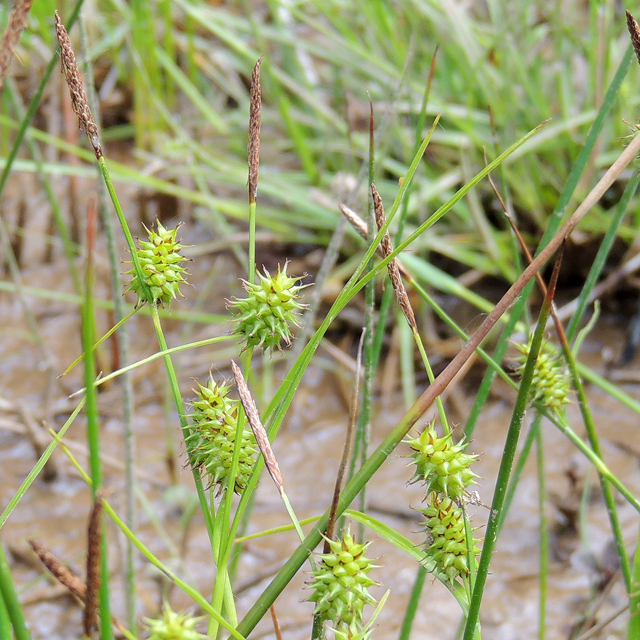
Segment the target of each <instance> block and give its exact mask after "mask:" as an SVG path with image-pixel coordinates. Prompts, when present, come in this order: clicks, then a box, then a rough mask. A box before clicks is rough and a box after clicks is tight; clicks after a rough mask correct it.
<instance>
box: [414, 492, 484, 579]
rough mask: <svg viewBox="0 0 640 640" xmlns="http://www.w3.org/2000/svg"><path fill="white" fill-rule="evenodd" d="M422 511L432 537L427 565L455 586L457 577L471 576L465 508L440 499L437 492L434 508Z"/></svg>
mask: <svg viewBox="0 0 640 640" xmlns="http://www.w3.org/2000/svg"><path fill="white" fill-rule="evenodd" d="M419 511H420V513H422V514H424V516H425V517H426V518H427V520H426V522H424V523H423V524H424V525H425V531H426V532H427V534H428V536H429V541H428V542H427V546H426V552H427V558H426V566H427V568H428V569H429V570H431V571H435V572H436V573H439V574H441V575H442V576H443V577H445V578H446V580H447V581H448V582H449V583H450V585H451V586H453V582H454V580H456V578H458V577H461V578H462V579H464V578H465V577H466V576H467V574H468V573H469V566H468V560H467V556H468V552H469V548H468V546H467V538H466V535H465V527H464V514H463V513H462V509H461V508H460V507H457V506H456V504H455V502H453V500H451V499H450V498H446V497H439V496H438V495H437V494H435V493H434V494H433V499H432V502H431V506H430V507H427V508H426V509H420V510H419ZM476 542H479V540H476V539H475V538H474V539H473V542H472V544H473V554H474V555H478V554H479V553H480V549H478V547H477V546H476Z"/></svg>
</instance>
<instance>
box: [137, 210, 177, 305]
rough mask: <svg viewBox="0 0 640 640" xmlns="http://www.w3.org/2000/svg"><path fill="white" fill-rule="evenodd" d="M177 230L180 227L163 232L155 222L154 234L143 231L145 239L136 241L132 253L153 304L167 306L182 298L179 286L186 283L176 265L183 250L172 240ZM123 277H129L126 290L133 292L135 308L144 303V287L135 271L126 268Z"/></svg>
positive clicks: (163, 229) (160, 226)
mask: <svg viewBox="0 0 640 640" xmlns="http://www.w3.org/2000/svg"><path fill="white" fill-rule="evenodd" d="M179 228H180V225H178V226H177V227H176V228H175V229H165V228H164V227H163V226H162V225H161V224H160V221H156V231H154V230H153V229H147V233H148V234H149V240H148V241H146V240H138V250H137V252H136V253H137V255H138V260H139V261H140V267H141V268H142V273H143V275H144V282H145V284H146V285H147V287H148V288H149V290H150V291H151V297H152V300H151V302H153V304H165V303H167V304H171V301H172V300H174V299H175V298H177V296H178V295H182V294H181V293H180V285H181V284H182V283H183V282H186V281H185V279H184V277H183V274H184V273H185V272H186V271H187V270H186V269H185V268H184V267H181V266H180V264H181V263H182V262H184V261H185V260H187V258H185V257H184V256H182V255H181V254H180V251H181V250H182V249H183V248H184V247H183V245H181V244H180V243H179V242H178V241H177V240H176V234H177V233H178V229H179ZM145 229H146V227H145ZM128 264H131V263H130V262H129V263H128ZM126 274H128V275H132V276H133V278H132V280H131V282H130V283H129V288H128V289H127V291H133V292H135V294H136V295H137V296H138V305H140V304H142V303H144V302H146V301H147V297H146V294H145V291H144V287H143V285H142V283H141V282H140V279H139V278H138V275H137V273H136V270H135V269H130V270H129V271H127V272H126Z"/></svg>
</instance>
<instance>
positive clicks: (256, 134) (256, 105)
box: [248, 56, 263, 204]
mask: <svg viewBox="0 0 640 640" xmlns="http://www.w3.org/2000/svg"><path fill="white" fill-rule="evenodd" d="M262 58H263V56H260V57H259V58H258V62H256V66H255V67H254V68H253V73H252V74H251V89H250V92H249V97H250V107H249V148H248V156H249V204H255V201H256V197H257V195H258V172H259V170H260V121H261V115H262V88H261V86H260V66H261V65H262Z"/></svg>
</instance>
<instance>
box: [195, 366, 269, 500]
mask: <svg viewBox="0 0 640 640" xmlns="http://www.w3.org/2000/svg"><path fill="white" fill-rule="evenodd" d="M195 392H196V395H197V399H196V400H194V401H193V402H192V403H191V406H192V407H193V409H194V411H193V413H192V414H191V419H192V421H193V430H192V431H191V433H190V435H189V436H187V438H186V446H187V449H188V451H189V452H190V454H191V463H192V464H193V466H194V467H195V468H197V469H199V470H200V472H201V473H202V474H203V476H204V477H206V478H207V480H208V483H209V486H213V485H216V486H217V488H218V492H220V491H222V490H223V488H224V483H225V480H226V478H227V476H228V475H229V469H230V468H231V461H232V459H233V451H234V449H235V443H236V430H237V426H238V408H239V405H240V402H239V400H233V399H231V398H228V397H227V393H228V392H229V387H228V386H226V387H223V386H218V385H217V384H216V383H215V382H214V380H213V378H212V377H211V376H210V377H209V383H208V384H207V386H206V387H204V386H202V385H201V384H200V383H198V389H196V390H195ZM242 420H243V422H244V424H243V428H242V437H241V440H240V457H239V459H238V469H237V473H236V478H235V485H234V491H235V492H236V493H241V492H242V491H243V490H244V489H245V487H246V486H247V482H248V480H249V476H250V475H251V472H252V471H253V467H254V464H255V459H256V454H257V451H258V449H257V445H256V440H255V437H254V435H253V432H252V431H251V429H248V428H247V427H246V418H244V414H243V418H242Z"/></svg>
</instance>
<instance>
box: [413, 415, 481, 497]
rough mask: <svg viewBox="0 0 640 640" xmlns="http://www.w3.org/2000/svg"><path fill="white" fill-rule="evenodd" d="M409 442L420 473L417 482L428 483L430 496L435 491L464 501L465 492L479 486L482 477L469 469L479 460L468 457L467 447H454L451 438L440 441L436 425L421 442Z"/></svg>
mask: <svg viewBox="0 0 640 640" xmlns="http://www.w3.org/2000/svg"><path fill="white" fill-rule="evenodd" d="M405 442H406V443H407V444H408V445H409V446H410V447H411V448H412V449H413V451H414V453H413V454H411V457H412V458H413V463H414V464H415V465H416V470H415V473H414V476H413V479H412V481H413V482H418V481H421V482H424V483H425V485H426V492H427V493H431V492H432V491H435V492H437V493H442V494H444V495H445V496H449V497H451V498H453V499H454V500H460V498H462V496H463V495H464V493H465V489H466V488H467V487H468V486H469V485H470V484H475V482H474V479H475V478H477V477H478V476H477V475H476V474H475V473H473V471H471V469H469V466H470V465H471V463H472V462H473V461H474V460H475V459H476V458H477V457H478V456H476V455H469V454H466V453H464V448H465V447H466V446H467V445H466V444H461V443H462V440H461V441H460V442H459V443H458V444H453V439H452V437H451V435H446V436H443V437H442V438H439V437H438V434H437V432H436V427H435V423H433V422H432V423H431V424H430V425H429V426H428V427H427V428H426V429H425V430H424V431H423V432H422V433H421V434H420V435H419V436H418V437H417V438H407V439H406V440H405Z"/></svg>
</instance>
